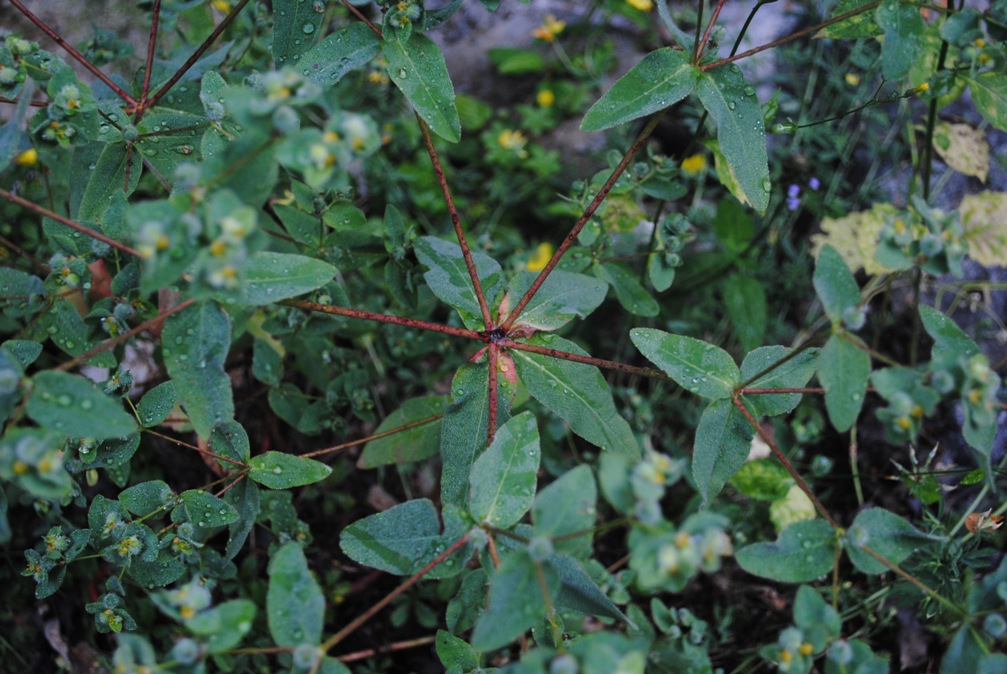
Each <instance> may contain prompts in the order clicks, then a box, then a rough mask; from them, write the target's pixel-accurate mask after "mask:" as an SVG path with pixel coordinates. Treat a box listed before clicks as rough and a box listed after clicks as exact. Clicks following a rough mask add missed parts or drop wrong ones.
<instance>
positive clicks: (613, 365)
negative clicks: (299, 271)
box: [499, 339, 674, 381]
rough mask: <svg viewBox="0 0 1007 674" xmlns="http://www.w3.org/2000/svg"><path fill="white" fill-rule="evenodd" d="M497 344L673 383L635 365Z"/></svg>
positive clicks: (517, 344)
mask: <svg viewBox="0 0 1007 674" xmlns="http://www.w3.org/2000/svg"><path fill="white" fill-rule="evenodd" d="M499 344H500V346H502V347H504V348H507V349H517V350H518V351H530V352H531V353H539V354H542V355H543V356H550V357H552V358H559V359H561V360H572V361H573V362H575V363H584V364H585V365H594V366H595V367H601V368H605V369H606V370H616V371H618V372H625V373H627V374H635V375H639V376H641V377H650V378H651V379H663V380H665V381H674V380H673V379H672V378H671V377H669V376H668V375H666V374H665V373H663V372H661V371H660V370H653V369H651V368H649V367H636V366H635V365H626V364H625V363H617V362H615V361H614V360H604V359H602V358H594V357H592V356H581V355H579V354H576V353H570V352H569V351H559V350H557V349H550V348H547V347H544V346H536V345H535V344H528V343H526V342H515V341H513V340H511V339H501V340H500V342H499Z"/></svg>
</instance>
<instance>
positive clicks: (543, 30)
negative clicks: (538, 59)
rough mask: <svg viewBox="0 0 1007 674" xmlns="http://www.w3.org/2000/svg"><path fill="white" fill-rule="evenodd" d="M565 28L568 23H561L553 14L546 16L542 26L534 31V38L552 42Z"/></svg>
mask: <svg viewBox="0 0 1007 674" xmlns="http://www.w3.org/2000/svg"><path fill="white" fill-rule="evenodd" d="M564 28H566V21H560V20H559V19H557V18H556V16H555V15H553V14H546V17H545V20H544V21H543V22H542V25H541V26H539V27H538V28H536V29H535V30H533V31H532V32H531V34H532V37H535V38H538V39H539V40H545V41H546V42H552V41H553V39H554V38H555V37H556V36H557V35H559V34H560V33H562V32H563V29H564Z"/></svg>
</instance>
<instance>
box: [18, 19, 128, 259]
mask: <svg viewBox="0 0 1007 674" xmlns="http://www.w3.org/2000/svg"><path fill="white" fill-rule="evenodd" d="M11 1H12V2H13V1H14V0H11ZM0 197H3V198H4V199H6V200H7V201H11V202H13V203H15V204H17V205H18V206H23V207H24V208H27V209H28V210H29V211H34V212H35V213H38V214H39V215H43V216H45V217H47V218H49V219H50V220H55V221H56V222H58V223H60V224H61V225H66V226H67V227H69V228H70V229H75V230H77V231H78V232H80V233H81V234H85V235H87V236H89V237H91V238H92V239H94V240H96V241H101V242H102V243H107V244H108V245H110V246H112V247H113V248H118V249H119V250H121V251H122V252H124V253H129V254H130V255H132V256H134V257H141V255H140V253H138V252H136V251H135V250H133V249H132V248H130V247H129V246H127V245H126V244H124V243H119V242H118V241H116V240H115V239H110V238H108V237H107V236H105V235H104V234H101V233H99V232H96V231H94V230H93V229H91V228H89V227H85V226H84V225H82V224H80V223H79V222H74V221H73V220H71V219H70V218H64V217H63V216H62V215H60V214H59V213H55V212H53V211H50V210H49V209H47V208H42V207H41V206H39V205H37V204H33V203H32V202H30V201H28V200H27V199H22V198H21V197H19V196H17V195H15V194H11V193H10V192H8V191H7V190H4V189H0Z"/></svg>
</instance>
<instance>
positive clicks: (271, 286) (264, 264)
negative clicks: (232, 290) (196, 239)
mask: <svg viewBox="0 0 1007 674" xmlns="http://www.w3.org/2000/svg"><path fill="white" fill-rule="evenodd" d="M238 274H239V275H240V276H241V278H242V281H241V285H240V286H239V287H238V291H237V296H236V297H234V298H233V299H234V301H235V302H237V303H238V304H255V305H259V304H269V303H271V302H277V301H279V300H285V299H287V298H288V297H296V296H297V295H303V294H304V293H307V292H311V291H312V290H314V289H315V288H320V287H322V286H323V285H325V284H326V283H328V282H329V281H331V280H332V277H333V276H335V275H336V268H335V267H333V266H332V265H331V264H329V263H328V262H323V261H322V260H316V259H314V258H310V257H306V256H304V255H291V254H288V253H271V252H268V251H261V252H258V253H253V254H251V255H249V256H248V258H247V259H246V260H245V261H244V262H242V263H241V265H240V266H239V267H238Z"/></svg>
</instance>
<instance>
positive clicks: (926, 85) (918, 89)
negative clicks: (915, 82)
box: [913, 82, 930, 94]
mask: <svg viewBox="0 0 1007 674" xmlns="http://www.w3.org/2000/svg"><path fill="white" fill-rule="evenodd" d="M928 89H930V83H929V82H924V83H923V84H921V85H920V86H918V87H916V88H915V89H913V93H914V94H922V93H923V92H924V91H927V90H928Z"/></svg>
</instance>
